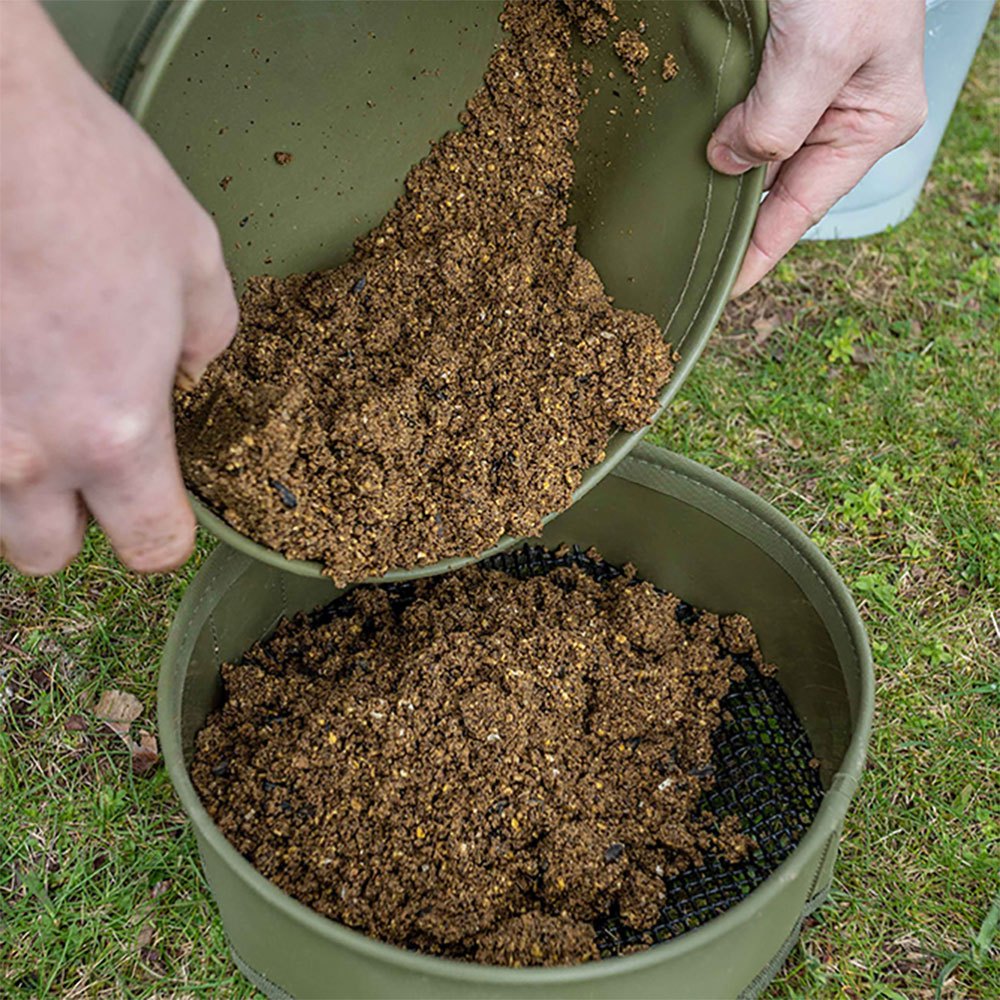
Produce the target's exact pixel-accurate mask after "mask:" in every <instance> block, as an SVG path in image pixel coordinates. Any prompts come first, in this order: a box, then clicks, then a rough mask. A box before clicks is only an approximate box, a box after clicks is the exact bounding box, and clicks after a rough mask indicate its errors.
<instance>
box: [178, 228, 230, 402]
mask: <svg viewBox="0 0 1000 1000" xmlns="http://www.w3.org/2000/svg"><path fill="white" fill-rule="evenodd" d="M217 242H218V239H217V237H216V243H217ZM238 321H239V307H238V306H237V304H236V296H235V295H234V294H233V285H232V281H231V279H230V277H229V272H228V271H227V270H226V267H225V263H224V262H223V259H222V251H221V249H220V250H219V252H218V259H217V261H216V262H215V264H214V265H212V266H210V267H208V268H207V269H206V270H204V271H203V272H202V273H200V274H198V275H195V276H193V277H192V278H191V279H190V280H189V282H188V288H187V294H186V296H185V329H184V337H183V340H182V343H181V357H180V362H179V373H178V375H179V379H178V381H179V384H180V385H181V387H182V388H188V387H190V386H193V384H194V383H195V382H197V381H198V379H200V378H201V376H202V374H203V373H204V371H205V369H206V368H207V367H208V365H209V363H210V362H211V361H212V359H213V358H215V357H217V356H218V355H219V354H221V353H222V352H223V351H224V350H225V349H226V348H227V347H228V346H229V342H230V341H231V340H232V339H233V334H235V333H236V326H237V323H238ZM185 380H187V382H188V383H189V384H187V385H186V384H185Z"/></svg>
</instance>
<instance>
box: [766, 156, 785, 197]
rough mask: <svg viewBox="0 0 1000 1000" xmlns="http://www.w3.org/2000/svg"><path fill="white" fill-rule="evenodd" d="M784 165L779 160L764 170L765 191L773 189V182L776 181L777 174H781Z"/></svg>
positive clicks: (782, 161)
mask: <svg viewBox="0 0 1000 1000" xmlns="http://www.w3.org/2000/svg"><path fill="white" fill-rule="evenodd" d="M784 163H785V161H784V160H780V161H777V162H775V163H769V164H768V165H767V168H766V169H765V170H764V190H765V191H770V190H771V188H772V187H774V182H775V181H776V180H777V179H778V174H779V173H780V172H781V168H782V167H783V166H784Z"/></svg>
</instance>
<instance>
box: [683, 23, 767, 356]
mask: <svg viewBox="0 0 1000 1000" xmlns="http://www.w3.org/2000/svg"><path fill="white" fill-rule="evenodd" d="M722 9H723V11H724V13H725V15H726V47H725V49H723V52H722V60H721V61H720V63H719V69H718V74H717V78H716V83H715V99H714V101H713V103H712V121H713V122H714V121H715V120H716V119H717V118H718V116H719V96H720V95H721V93H722V75H723V70H724V69H725V65H726V61H727V60H728V59H729V49H730V46H731V43H732V38H733V22H732V21H731V20H730V17H729V8H728V6H727V5H726V4H723V6H722ZM750 41H751V47H752V45H753V38H752V37H751V40H750ZM743 178H744V175H743V174H740V177H739V180H738V181H737V184H736V196H735V197H734V198H733V204H732V207H731V208H730V210H729V220H728V222H727V223H726V233H725V236H724V237H723V240H722V245H723V246H725V245H726V244H727V243H728V242H729V237H730V236H731V235H732V232H733V224H734V223H735V221H736V215H737V211H738V209H739V207H740V193H741V192H742V191H743ZM714 188H715V171H714V170H712V168H711V167H709V170H708V205H707V206H706V209H705V215H704V216H703V217H702V221H701V232H700V233H699V235H698V245H697V247H696V248H695V261H697V259H698V256H699V253H700V250H701V245H702V242H703V240H704V238H705V232H706V231H707V229H708V216H709V208H710V206H711V204H712V194H713V191H714ZM721 263H722V255H721V254H720V255H719V256H718V257H716V258H715V263H714V264H713V265H712V270H711V272H710V273H709V275H708V281H706V282H705V287H704V289H703V290H702V293H701V299H699V301H698V305H697V306H695V310H694V313H693V314H692V316H691V319H690V320H689V321H688V325H687V328H686V329H685V331H684V337H686V336H687V335H688V334H689V333H690V332H691V328H692V327H693V326H694V324H695V321H696V320H697V319H698V318H699V317H700V315H701V310H702V307H703V306H704V305H705V300H706V299H707V298H708V293H709V292H710V291H711V290H712V286H713V285H714V283H715V276H716V275H717V274H718V273H719V266H720V265H721ZM693 273H694V268H693V267H692V270H691V271H690V272H689V280H690V277H691V276H693ZM685 287H686V285H685ZM682 339H683V338H682Z"/></svg>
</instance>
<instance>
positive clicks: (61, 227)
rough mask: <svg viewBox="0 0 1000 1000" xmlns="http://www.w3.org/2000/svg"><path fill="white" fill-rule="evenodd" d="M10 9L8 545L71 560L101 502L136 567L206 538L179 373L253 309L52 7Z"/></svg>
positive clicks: (39, 558) (2, 77)
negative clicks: (179, 417)
mask: <svg viewBox="0 0 1000 1000" xmlns="http://www.w3.org/2000/svg"><path fill="white" fill-rule="evenodd" d="M2 6H3V8H4V10H3V12H2V13H3V22H4V23H3V27H4V37H3V41H2V49H0V90H2V93H3V148H2V183H0V206H2V215H3V230H2V235H0V268H2V275H3V298H2V303H0V323H2V336H0V545H2V551H3V555H4V556H5V558H7V559H8V560H9V561H10V562H12V563H13V564H14V565H15V566H17V567H18V568H19V569H20V570H22V571H23V572H25V573H31V574H43V573H51V572H55V571H56V570H58V569H60V568H62V567H63V566H64V565H66V563H67V562H69V561H70V560H71V559H72V558H73V557H74V556H75V555H76V553H77V552H78V551H79V548H80V544H81V540H82V536H83V530H84V527H85V523H86V509H89V510H90V511H91V512H92V513H93V515H94V517H95V518H96V519H97V520H98V521H99V522H100V523H101V525H102V526H103V528H104V530H105V532H106V533H107V535H108V537H109V539H110V540H111V543H112V544H113V545H114V547H115V549H116V551H117V552H118V555H119V556H120V557H121V559H122V560H123V561H124V562H125V563H127V564H128V565H129V566H131V567H132V568H133V569H136V570H139V571H141V572H153V571H160V570H167V569H170V568H173V567H174V566H176V565H178V564H179V563H181V562H183V560H184V559H186V558H187V556H188V554H189V553H190V551H191V548H192V545H193V540H194V518H193V515H192V512H191V508H190V505H189V504H188V502H187V498H186V496H185V493H184V486H183V482H182V480H181V475H180V470H179V468H178V464H177V457H176V453H175V450H174V432H173V417H172V411H171V393H172V388H173V385H174V379H175V375H177V374H178V373H181V377H183V376H185V375H186V376H187V377H188V378H189V379H192V380H193V379H196V378H197V377H198V376H199V375H200V373H201V371H203V370H204V368H205V366H206V365H207V364H208V363H209V361H210V360H211V359H212V358H213V357H214V356H215V355H216V354H218V353H219V352H220V351H222V350H223V349H224V348H225V346H226V345H227V344H228V342H229V340H230V338H231V337H232V334H233V332H234V330H235V327H236V321H237V306H236V301H235V298H234V295H233V290H232V285H231V283H230V279H229V275H228V274H227V272H226V267H225V264H224V261H223V258H222V251H221V247H220V243H219V237H218V234H217V232H216V229H215V225H214V223H213V222H212V220H211V218H210V217H209V216H208V215H207V213H206V212H205V211H203V210H202V209H201V207H200V206H199V205H198V204H197V203H196V202H195V200H194V198H193V197H192V196H191V194H190V193H189V192H188V191H187V190H186V188H185V187H184V185H183V184H182V183H181V181H180V180H179V178H178V177H177V176H176V174H174V172H173V170H172V169H171V168H170V166H169V165H168V164H167V162H166V160H165V159H164V158H163V156H162V154H161V153H160V152H159V150H158V149H157V148H156V147H155V145H154V144H153V142H152V141H151V140H150V139H149V137H148V136H146V134H145V133H144V132H143V131H142V130H141V129H140V128H139V126H138V125H136V124H135V122H133V121H132V120H131V118H129V116H128V115H127V114H126V113H125V112H124V111H123V110H122V109H121V108H119V107H118V106H117V105H116V104H115V103H114V102H113V101H112V100H111V99H110V98H109V97H108V96H107V95H106V94H104V93H103V92H102V91H101V90H100V88H99V87H98V86H97V85H96V84H95V83H94V82H93V81H92V80H91V79H90V77H89V76H87V74H86V73H85V72H84V70H83V69H82V67H80V65H79V64H78V63H77V62H76V60H75V59H74V58H73V56H72V54H71V53H70V52H69V50H68V49H67V48H66V46H65V45H64V43H63V42H62V39H61V38H60V37H59V36H58V34H57V32H56V30H55V28H54V27H53V26H52V25H51V23H50V22H49V21H48V18H47V17H46V16H45V15H44V14H43V12H42V11H41V9H40V8H39V7H37V6H36V5H35V4H34V3H17V4H14V3H10V4H3V5H2Z"/></svg>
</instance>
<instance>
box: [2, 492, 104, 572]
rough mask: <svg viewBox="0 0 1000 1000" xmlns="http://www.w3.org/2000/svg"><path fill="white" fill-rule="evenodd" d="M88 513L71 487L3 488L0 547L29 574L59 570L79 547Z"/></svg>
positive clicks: (14, 562)
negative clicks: (64, 488)
mask: <svg viewBox="0 0 1000 1000" xmlns="http://www.w3.org/2000/svg"><path fill="white" fill-rule="evenodd" d="M86 526H87V515H86V511H85V510H84V508H83V504H82V503H81V502H80V498H79V496H78V495H77V494H76V493H74V492H72V491H65V490H52V489H50V488H46V487H45V486H44V485H35V486H29V487H4V488H3V489H0V551H2V552H3V557H4V558H5V559H6V560H8V561H9V562H10V563H12V564H13V565H14V566H16V567H17V568H18V569H19V570H20V571H21V572H22V573H26V574H27V575H28V576H46V575H47V574H49V573H58V572H59V570H61V569H63V568H64V567H65V566H67V565H69V563H71V562H72V561H73V559H74V557H75V556H76V554H77V553H78V552H79V551H80V544H81V543H82V541H83V532H84V529H85V528H86Z"/></svg>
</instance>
